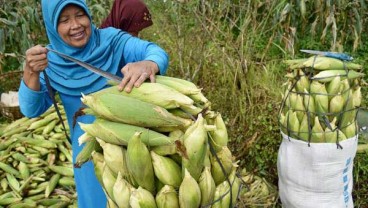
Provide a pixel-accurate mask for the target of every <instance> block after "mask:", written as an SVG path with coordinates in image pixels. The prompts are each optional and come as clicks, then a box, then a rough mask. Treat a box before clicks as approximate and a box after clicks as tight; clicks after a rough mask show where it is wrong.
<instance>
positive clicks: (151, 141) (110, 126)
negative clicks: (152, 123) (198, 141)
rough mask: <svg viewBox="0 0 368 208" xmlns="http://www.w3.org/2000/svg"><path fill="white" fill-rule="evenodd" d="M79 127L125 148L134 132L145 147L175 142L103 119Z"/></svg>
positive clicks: (81, 124) (127, 125)
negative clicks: (138, 135) (139, 134)
mask: <svg viewBox="0 0 368 208" xmlns="http://www.w3.org/2000/svg"><path fill="white" fill-rule="evenodd" d="M79 125H80V127H81V128H82V129H83V130H84V131H85V132H87V133H88V134H90V135H92V136H95V137H98V138H99V139H102V140H104V141H105V142H108V143H111V144H116V145H124V146H126V145H127V144H128V142H129V140H130V138H131V137H132V136H133V135H134V134H135V132H142V133H141V136H140V138H141V141H142V142H144V143H145V144H146V145H147V146H160V145H168V144H172V143H173V142H174V141H175V140H176V139H175V138H171V137H168V136H165V135H164V134H161V133H158V132H155V131H152V130H149V129H146V128H142V127H139V126H133V125H129V124H123V123H118V122H112V121H108V120H105V119H96V120H95V121H94V122H93V123H92V124H83V123H79Z"/></svg>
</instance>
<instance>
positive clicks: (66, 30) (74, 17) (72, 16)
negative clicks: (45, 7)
mask: <svg viewBox="0 0 368 208" xmlns="http://www.w3.org/2000/svg"><path fill="white" fill-rule="evenodd" d="M90 25H91V21H90V19H89V17H88V15H87V14H86V12H85V11H84V10H83V9H82V8H80V7H78V6H76V5H73V4H70V5H68V6H66V7H65V8H64V9H63V10H62V12H61V14H60V17H59V19H58V27H57V31H58V33H59V34H60V37H61V38H62V39H63V40H64V41H65V43H67V44H69V45H71V46H74V47H83V46H84V45H86V44H87V42H88V40H89V37H90V36H91V26H90Z"/></svg>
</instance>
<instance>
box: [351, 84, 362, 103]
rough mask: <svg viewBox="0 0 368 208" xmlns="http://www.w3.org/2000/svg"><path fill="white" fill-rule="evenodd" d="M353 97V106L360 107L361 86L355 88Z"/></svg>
mask: <svg viewBox="0 0 368 208" xmlns="http://www.w3.org/2000/svg"><path fill="white" fill-rule="evenodd" d="M351 99H352V100H353V107H360V105H361V103H362V92H361V87H357V88H356V89H354V90H353V92H352V97H351Z"/></svg>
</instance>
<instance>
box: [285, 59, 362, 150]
mask: <svg viewBox="0 0 368 208" xmlns="http://www.w3.org/2000/svg"><path fill="white" fill-rule="evenodd" d="M285 63H286V64H288V68H289V69H290V72H289V73H287V75H286V77H287V78H288V81H287V84H286V86H287V89H286V91H285V94H284V95H283V102H282V106H281V109H280V115H279V123H280V127H281V131H282V132H283V133H284V134H287V135H288V136H290V137H292V138H294V139H299V140H304V141H308V142H312V143H337V144H338V142H339V141H342V140H345V139H348V138H352V137H354V136H355V135H357V131H358V128H357V121H356V114H357V110H358V108H359V107H360V105H361V100H362V94H361V78H362V77H363V76H364V74H363V73H362V72H361V70H362V66H361V65H359V64H355V63H352V62H346V61H341V60H339V59H334V58H329V57H324V56H312V57H310V58H307V59H296V60H287V61H285Z"/></svg>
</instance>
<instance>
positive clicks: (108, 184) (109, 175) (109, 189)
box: [102, 162, 116, 201]
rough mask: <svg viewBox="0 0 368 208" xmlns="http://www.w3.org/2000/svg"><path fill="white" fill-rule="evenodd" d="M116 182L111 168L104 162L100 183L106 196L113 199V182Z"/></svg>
mask: <svg viewBox="0 0 368 208" xmlns="http://www.w3.org/2000/svg"><path fill="white" fill-rule="evenodd" d="M115 182H116V177H115V176H114V174H113V172H112V171H111V169H110V168H109V167H108V166H107V164H106V162H104V163H103V170H102V184H103V187H104V189H105V191H106V193H107V195H108V197H109V198H110V199H111V200H112V201H115V199H114V184H115Z"/></svg>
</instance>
